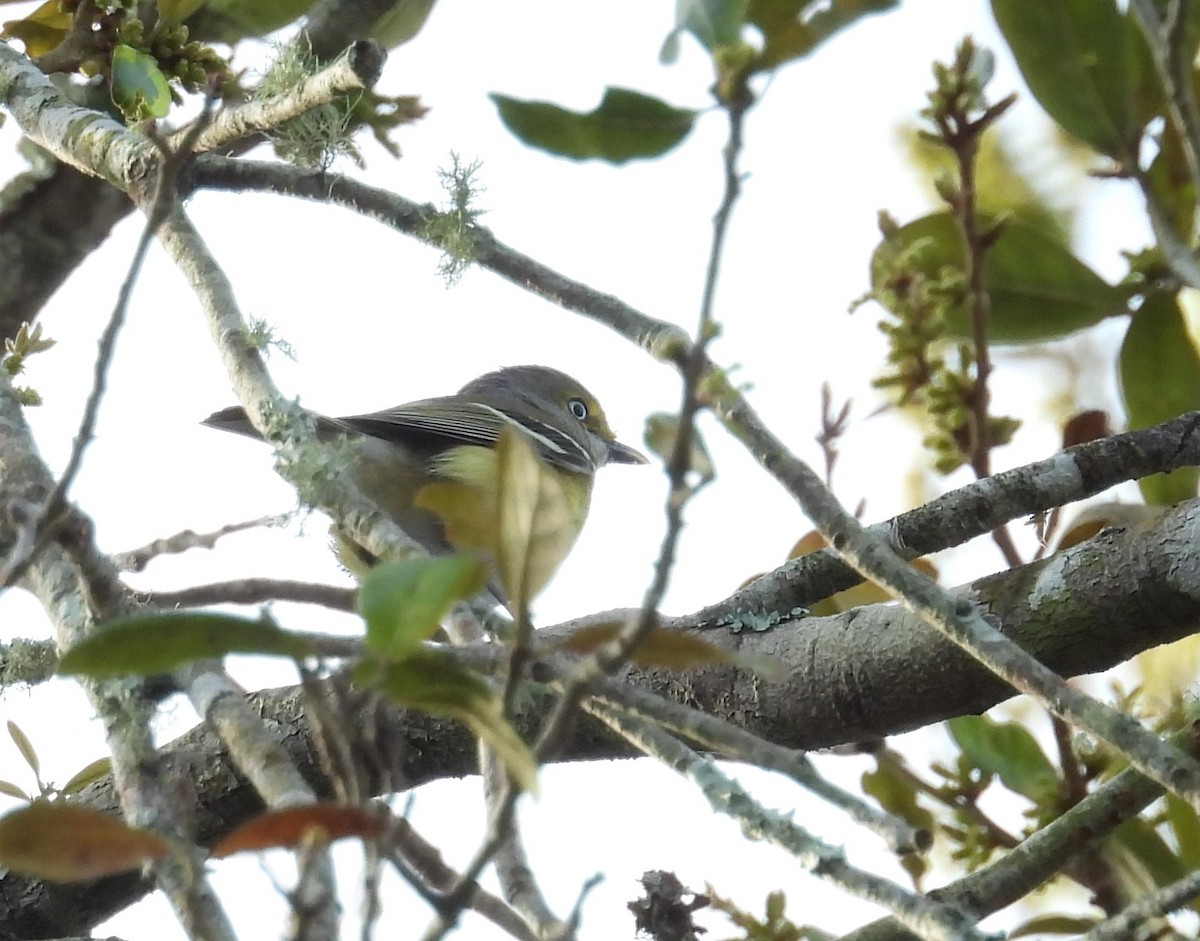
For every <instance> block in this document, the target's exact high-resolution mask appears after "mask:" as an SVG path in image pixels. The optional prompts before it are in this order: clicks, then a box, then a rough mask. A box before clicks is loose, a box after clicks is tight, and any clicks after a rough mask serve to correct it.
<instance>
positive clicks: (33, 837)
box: [0, 801, 168, 882]
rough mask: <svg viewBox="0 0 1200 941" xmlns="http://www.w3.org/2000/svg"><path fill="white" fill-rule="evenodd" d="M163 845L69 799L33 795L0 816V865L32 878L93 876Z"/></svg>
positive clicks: (131, 864)
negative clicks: (29, 800)
mask: <svg viewBox="0 0 1200 941" xmlns="http://www.w3.org/2000/svg"><path fill="white" fill-rule="evenodd" d="M167 850H168V846H167V843H166V841H165V840H163V838H162V837H160V836H157V835H156V834H154V833H151V832H149V831H148V830H137V829H134V828H133V827H128V826H126V825H125V824H124V823H122V822H121V821H120V820H118V819H117V818H116V817H111V816H109V815H108V814H102V813H99V812H98V811H95V810H88V809H87V808H85V807H75V806H72V805H70V804H63V803H50V802H49V801H34V802H33V803H32V804H29V805H27V806H25V807H22V808H20V809H19V810H14V811H13V812H12V813H10V814H6V815H5V816H4V817H3V818H0V866H4V867H5V868H7V869H11V870H13V871H14V872H19V873H21V874H22V875H25V876H32V877H33V878H35V879H47V880H49V881H51V882H81V881H84V880H88V879H99V878H101V877H103V876H111V875H114V874H116V873H119V872H127V871H128V870H130V869H137V868H139V867H141V866H143V865H145V864H146V863H148V862H152V861H154V860H157V859H161V858H162V857H163V856H165V855H166V854H167Z"/></svg>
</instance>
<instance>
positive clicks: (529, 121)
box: [491, 88, 696, 163]
mask: <svg viewBox="0 0 1200 941" xmlns="http://www.w3.org/2000/svg"><path fill="white" fill-rule="evenodd" d="M491 98H492V101H493V102H495V104H496V107H497V108H499V110H500V119H501V120H502V121H503V122H504V124H505V126H506V127H507V128H508V129H509V130H510V131H512V133H513V134H515V135H516V136H517V137H518V138H519V139H520V140H521V141H523V142H524V143H526V144H528V145H529V146H530V147H535V148H537V149H538V150H544V151H546V152H547V153H551V154H557V155H558V156H560V157H570V158H571V159H573V160H586V159H588V158H589V157H595V158H597V159H600V160H607V161H608V162H609V163H625V162H626V161H628V160H632V159H634V158H638V157H657V156H660V155H661V154H664V153H666V152H667V151H668V150H670V149H671V148H672V147H674V146H675V145H676V144H678V143H679V142H680V141H681V140H683V139H684V137H686V136H687V134H688V132H689V131H690V130H691V129H692V124H693V123H694V122H695V119H696V112H695V111H690V110H688V109H686V108H675V107H672V106H671V105H668V104H667V103H666V102H663V101H660V100H658V99H657V98H651V97H649V96H648V95H643V94H641V93H640V92H635V91H629V90H628V89H624V88H609V89H607V90H606V91H605V92H604V98H603V100H602V101H601V102H600V105H599V106H598V107H597V108H596V109H595V110H594V111H589V112H587V113H586V114H581V113H579V112H576V111H568V110H567V109H565V108H560V107H559V106H558V105H554V104H550V103H549V102H545V101H521V100H519V99H516V98H509V97H507V96H506V95H499V94H495V93H493V94H492V96H491Z"/></svg>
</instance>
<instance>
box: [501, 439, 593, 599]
mask: <svg viewBox="0 0 1200 941" xmlns="http://www.w3.org/2000/svg"><path fill="white" fill-rule="evenodd" d="M496 457H497V467H496V474H497V494H496V514H497V518H496V538H497V543H496V568H497V571H498V573H499V576H500V584H501V585H502V586H503V587H504V591H505V593H506V594H507V595H508V599H509V603H510V604H511V605H512V606H513V607H514V610H521V609H522V608H523V607H524V606H525V605H527V604H528V603H529V602H530V601H532V600H533V598H534V597H536V596H537V594H538V592H540V591H541V590H542V589H543V588H544V587H545V586H546V583H547V582H548V581H549V580H550V578H551V576H553V575H554V573H555V572H556V571H558V567H559V565H561V564H562V560H563V559H564V558H566V555H567V553H568V552H570V551H571V546H572V545H573V544H574V543H575V537H576V535H577V534H578V529H579V528H578V526H577V525H575V522H574V520H573V518H572V512H571V507H570V504H569V503H568V500H567V494H566V492H565V491H564V490H563V486H562V484H561V483H560V482H559V479H558V474H557V473H556V472H555V471H554V470H553V469H551V468H550V466H549V465H547V464H546V463H545V462H544V461H541V460H539V459H538V457H537V455H535V454H534V453H533V448H531V447H530V446H529V443H528V441H527V440H526V439H525V437H524V436H523V435H522V434H521V433H520V432H518V431H516V430H515V429H513V428H504V429H503V430H502V431H501V432H500V437H499V439H498V440H497V441H496Z"/></svg>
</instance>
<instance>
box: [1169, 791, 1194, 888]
mask: <svg viewBox="0 0 1200 941" xmlns="http://www.w3.org/2000/svg"><path fill="white" fill-rule="evenodd" d="M1165 800H1166V808H1167V823H1168V824H1170V827H1171V834H1172V835H1173V836H1174V837H1175V845H1176V846H1177V847H1179V860H1180V862H1182V863H1183V868H1184V869H1186V870H1188V871H1189V872H1190V871H1193V870H1196V869H1200V816H1198V815H1197V814H1196V811H1195V810H1194V809H1193V808H1192V806H1191V805H1190V804H1189V803H1188V802H1187V801H1185V800H1183V799H1182V798H1179V797H1176V796H1175V795H1174V794H1172V793H1170V792H1169V791H1168V792H1167V794H1166V797H1165Z"/></svg>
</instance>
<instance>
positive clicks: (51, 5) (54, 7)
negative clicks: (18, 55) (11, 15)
mask: <svg viewBox="0 0 1200 941" xmlns="http://www.w3.org/2000/svg"><path fill="white" fill-rule="evenodd" d="M70 28H71V14H70V13H66V12H64V11H63V10H62V9H61V7H60V6H59V2H58V0H46V2H45V3H43V4H42V5H41V6H40V7H38V8H37V9H36V10H34V11H33V12H32V13H30V14H29V15H28V16H27V17H25V18H24V19H21V20H9V21H8V22H6V23H5V24H4V28H3V30H0V39H19V40H20V41H21V43H22V44H23V45H24V46H25V54H26V55H27V56H30V57H37V56H42V55H45V54H46V53H47V52H49V51H50V50H51V49H54V48H56V47H57V46H58V44H59V43H61V42H62V41H63V39H65V38H66V35H67V30H69V29H70Z"/></svg>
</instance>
